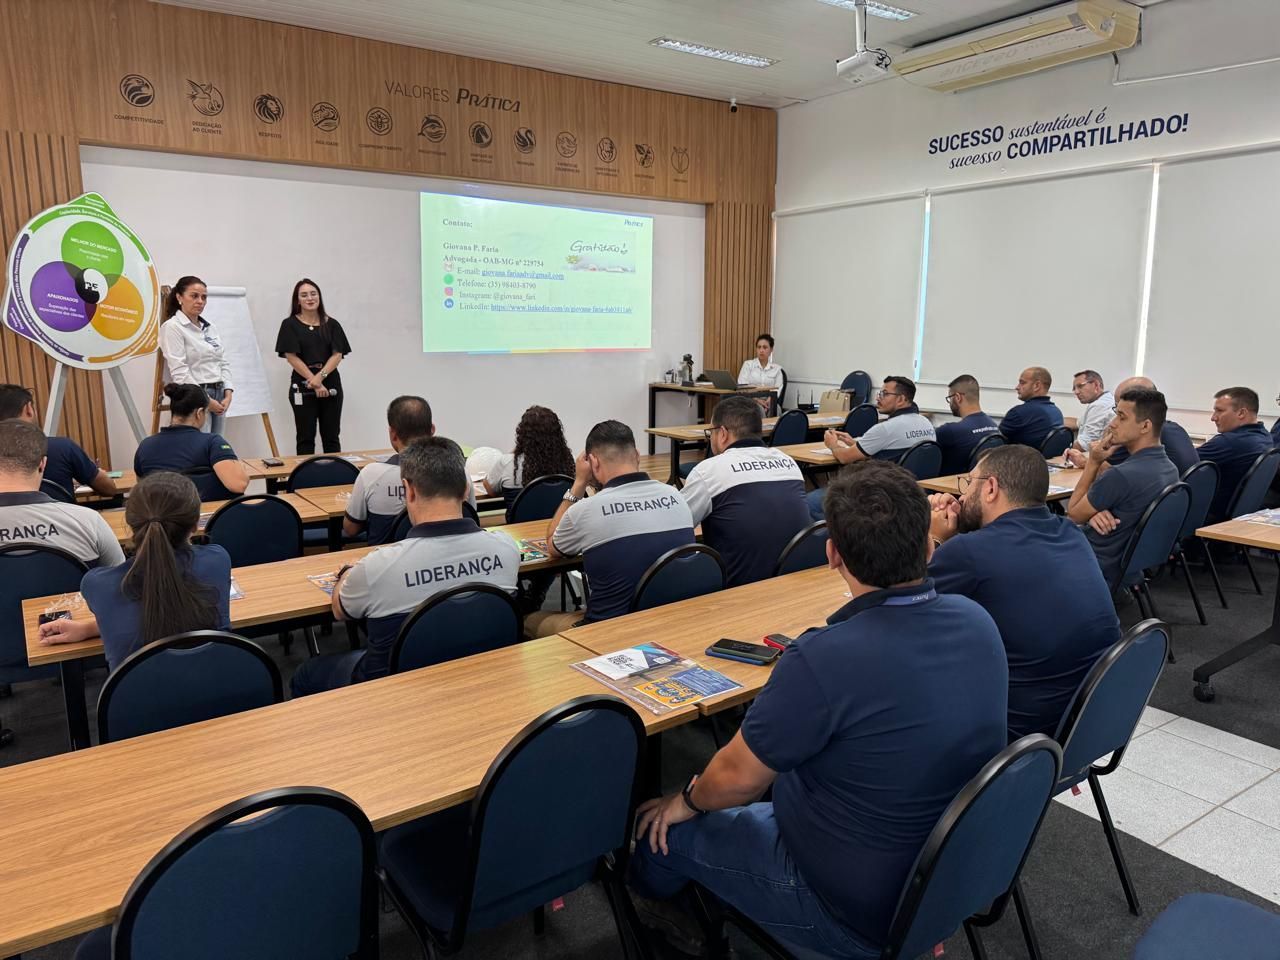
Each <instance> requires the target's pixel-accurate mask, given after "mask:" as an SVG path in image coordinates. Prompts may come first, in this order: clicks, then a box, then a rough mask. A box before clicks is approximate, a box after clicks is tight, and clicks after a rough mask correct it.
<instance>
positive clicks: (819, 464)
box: [773, 443, 840, 470]
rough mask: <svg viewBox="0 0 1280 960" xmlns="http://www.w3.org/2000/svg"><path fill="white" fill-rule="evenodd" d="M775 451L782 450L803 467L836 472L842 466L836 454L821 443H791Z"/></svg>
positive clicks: (776, 448)
mask: <svg viewBox="0 0 1280 960" xmlns="http://www.w3.org/2000/svg"><path fill="white" fill-rule="evenodd" d="M773 449H775V450H781V451H782V452H783V453H785V454H786V455H787V456H789V457H790V458H791V459H792V460H794V461H795V462H796V463H798V464H800V466H801V467H810V468H816V469H820V470H835V469H836V468H838V467H839V466H840V462H839V461H838V460H836V457H835V454H833V453H832V452H831V451H830V450H828V449H827V448H826V447H824V446H823V445H822V444H821V443H790V444H786V445H784V446H781V447H774V448H773Z"/></svg>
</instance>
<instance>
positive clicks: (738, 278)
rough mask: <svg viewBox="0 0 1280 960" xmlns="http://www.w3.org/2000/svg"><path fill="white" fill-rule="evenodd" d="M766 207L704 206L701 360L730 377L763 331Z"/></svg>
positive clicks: (769, 241) (769, 232)
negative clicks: (704, 254) (704, 293)
mask: <svg viewBox="0 0 1280 960" xmlns="http://www.w3.org/2000/svg"><path fill="white" fill-rule="evenodd" d="M771 212H772V211H771V208H770V206H768V205H766V204H762V203H741V202H738V201H732V200H724V201H721V202H719V203H713V204H710V205H708V207H707V263H706V271H705V283H706V302H705V308H704V313H703V324H704V327H703V338H702V339H703V347H702V349H703V357H704V363H705V365H706V366H707V367H710V368H712V369H714V370H728V371H729V372H730V373H735V372H736V371H737V369H738V367H739V366H741V365H742V362H743V361H744V360H747V359H749V358H750V357H751V356H752V355H753V354H754V345H755V339H756V337H758V336H759V335H760V334H761V333H767V332H768V331H769V319H770V317H769V305H770V298H771V297H772V290H773V269H772V245H773V220H772V217H771Z"/></svg>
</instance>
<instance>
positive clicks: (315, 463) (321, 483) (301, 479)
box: [287, 454, 360, 493]
mask: <svg viewBox="0 0 1280 960" xmlns="http://www.w3.org/2000/svg"><path fill="white" fill-rule="evenodd" d="M359 476H360V468H359V467H357V466H356V465H355V464H354V463H352V462H351V461H350V460H343V459H342V458H341V457H335V456H332V455H327V456H326V455H324V454H321V455H320V456H316V457H307V459H305V460H303V461H302V462H301V463H300V464H298V465H297V466H296V467H294V468H293V472H292V473H291V474H289V483H288V487H287V489H288V491H289V492H290V493H294V492H296V491H298V490H306V489H308V488H310V487H336V486H339V485H341V484H344V483H355V482H356V478H357V477H359Z"/></svg>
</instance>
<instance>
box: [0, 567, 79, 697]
mask: <svg viewBox="0 0 1280 960" xmlns="http://www.w3.org/2000/svg"><path fill="white" fill-rule="evenodd" d="M88 570H89V568H88V567H87V566H85V564H84V563H82V562H81V561H80V560H78V559H77V558H76V557H74V556H72V555H71V554H69V553H67V552H66V551H65V550H59V549H58V548H57V547H50V546H46V545H44V544H40V543H12V544H8V545H6V546H3V547H0V683H3V684H11V683H26V682H27V681H29V680H45V679H52V678H53V677H56V676H57V675H58V668H57V667H56V666H52V665H51V666H46V667H29V666H27V643H26V637H25V634H24V631H23V629H22V601H23V600H30V599H31V598H32V597H44V596H51V595H53V594H56V593H76V592H78V591H79V590H80V580H81V578H82V577H83V576H84V575H85V574H86V573H87V572H88Z"/></svg>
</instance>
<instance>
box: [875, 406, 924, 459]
mask: <svg viewBox="0 0 1280 960" xmlns="http://www.w3.org/2000/svg"><path fill="white" fill-rule="evenodd" d="M937 439H938V436H937V434H936V433H935V432H934V430H933V424H932V423H930V422H929V421H928V420H927V419H925V417H924V416H923V415H922V414H921V413H920V409H919V408H918V407H917V406H916V405H915V404H912V405H911V406H909V407H907V408H906V409H905V410H902V411H900V412H898V413H895V414H894V415H893V416H891V417H890V418H889V419H888V420H881V421H880V422H879V423H877V424H876V425H875V426H874V427H872V428H871V429H870V430H868V431H867V432H866V433H864V434H863V435H862V436H860V437H858V439H857V444H858V449H859V450H861V451H862V452H863V453H865V454H866V455H867V456H868V457H874V458H875V459H877V460H896V459H897V458H898V457H900V456H902V454H904V453H906V452H907V451H908V450H910V449H911V448H912V447H914V446H915V445H916V444H917V443H921V442H923V441H925V440H935V441H936V440H937Z"/></svg>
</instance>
